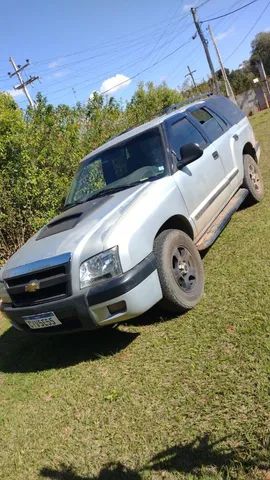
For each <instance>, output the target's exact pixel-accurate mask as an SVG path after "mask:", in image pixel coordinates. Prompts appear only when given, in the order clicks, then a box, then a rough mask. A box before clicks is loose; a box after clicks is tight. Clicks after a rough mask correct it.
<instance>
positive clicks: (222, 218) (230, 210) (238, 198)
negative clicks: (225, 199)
mask: <svg viewBox="0 0 270 480" xmlns="http://www.w3.org/2000/svg"><path fill="white" fill-rule="evenodd" d="M247 196H248V190H247V189H246V188H240V190H238V191H237V192H236V194H235V195H234V196H233V197H232V198H231V200H230V201H229V203H228V204H227V205H226V207H225V208H224V209H223V210H222V212H221V213H220V214H219V215H218V216H217V218H216V219H215V220H214V221H213V223H212V224H211V225H210V227H209V228H208V230H207V231H206V232H205V233H204V234H203V236H202V237H201V238H200V239H199V241H198V242H197V243H196V247H197V248H198V250H205V249H206V248H208V247H210V245H212V243H214V241H215V240H216V239H217V237H218V236H219V234H220V233H221V232H222V230H223V229H224V228H225V227H226V225H227V223H228V222H229V221H230V219H231V217H232V215H233V214H234V212H236V210H237V209H238V208H239V207H240V205H241V203H243V201H244V200H245V198H246V197H247Z"/></svg>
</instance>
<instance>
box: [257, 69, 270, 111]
mask: <svg viewBox="0 0 270 480" xmlns="http://www.w3.org/2000/svg"><path fill="white" fill-rule="evenodd" d="M257 68H258V70H259V74H260V78H261V81H262V85H263V86H262V88H263V92H264V96H265V98H266V105H267V108H269V101H270V88H269V84H268V80H267V76H266V73H265V69H264V64H263V62H262V60H259V61H258V62H257Z"/></svg>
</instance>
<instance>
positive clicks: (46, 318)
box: [23, 312, 62, 329]
mask: <svg viewBox="0 0 270 480" xmlns="http://www.w3.org/2000/svg"><path fill="white" fill-rule="evenodd" d="M23 320H24V321H25V323H26V325H28V327H29V328H33V329H37V328H48V327H56V326H57V325H62V322H60V320H58V318H57V316H56V315H55V314H54V313H53V312H46V313H38V314H37V315H29V316H28V317H23Z"/></svg>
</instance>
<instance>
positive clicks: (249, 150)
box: [243, 142, 258, 163]
mask: <svg viewBox="0 0 270 480" xmlns="http://www.w3.org/2000/svg"><path fill="white" fill-rule="evenodd" d="M243 155H251V157H252V158H254V160H255V162H257V163H258V158H257V155H256V150H255V148H254V147H253V145H252V143H250V142H247V143H246V144H245V146H244V148H243Z"/></svg>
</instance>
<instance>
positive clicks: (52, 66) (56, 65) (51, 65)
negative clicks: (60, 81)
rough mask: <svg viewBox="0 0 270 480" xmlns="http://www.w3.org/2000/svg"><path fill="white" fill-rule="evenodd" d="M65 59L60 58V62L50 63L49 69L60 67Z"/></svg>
mask: <svg viewBox="0 0 270 480" xmlns="http://www.w3.org/2000/svg"><path fill="white" fill-rule="evenodd" d="M62 61H63V59H62V58H58V60H54V61H53V62H50V63H48V68H56V67H60V66H61V63H62Z"/></svg>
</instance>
